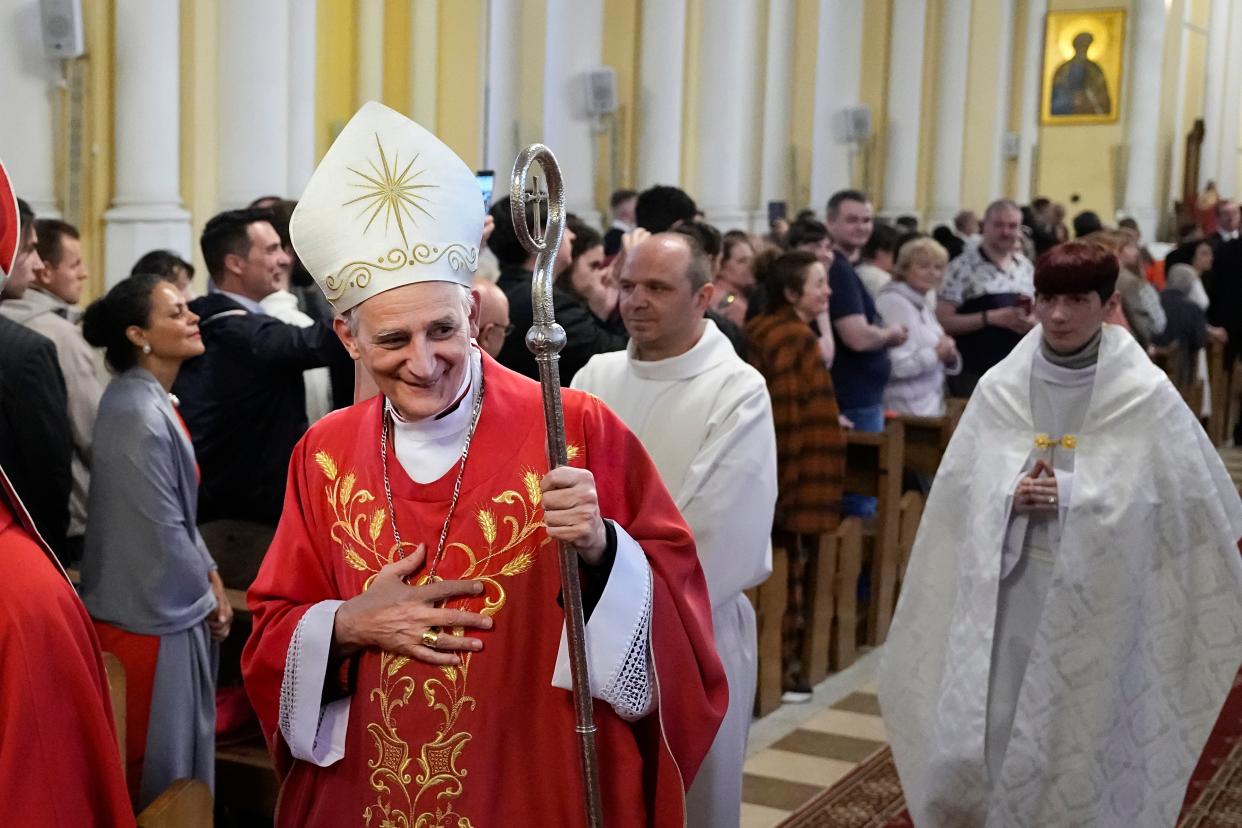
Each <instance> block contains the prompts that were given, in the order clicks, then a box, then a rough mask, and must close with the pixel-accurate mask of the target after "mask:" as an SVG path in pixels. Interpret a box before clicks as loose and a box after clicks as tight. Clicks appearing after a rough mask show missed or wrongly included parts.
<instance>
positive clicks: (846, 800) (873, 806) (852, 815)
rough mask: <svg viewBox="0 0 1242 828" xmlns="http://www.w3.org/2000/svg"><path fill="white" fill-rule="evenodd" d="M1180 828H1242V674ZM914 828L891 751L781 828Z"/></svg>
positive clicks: (1193, 778)
mask: <svg viewBox="0 0 1242 828" xmlns="http://www.w3.org/2000/svg"><path fill="white" fill-rule="evenodd" d="M1178 825H1179V828H1239V826H1242V673H1239V675H1238V678H1237V679H1235V680H1234V685H1233V690H1232V691H1231V692H1230V694H1229V698H1228V699H1227V700H1226V701H1225V706H1224V708H1223V709H1222V710H1221V713H1220V717H1219V718H1218V719H1217V721H1216V727H1215V728H1213V730H1212V735H1211V737H1210V738H1209V739H1208V743H1207V746H1206V747H1205V748H1204V750H1203V756H1202V757H1201V758H1200V759H1199V764H1198V766H1197V767H1196V768H1195V771H1194V774H1193V775H1192V776H1191V778H1190V787H1189V788H1188V789H1187V791H1186V802H1185V804H1183V805H1182V814H1181V817H1180V818H1179V819H1178ZM829 826H831V828H912V823H911V822H910V817H909V815H908V814H907V813H906V810H905V799H904V797H903V796H902V793H901V783H900V782H899V781H898V779H897V768H896V766H895V765H894V764H893V754H892V752H891V751H890V750H889V748H888V746H887V745H886V746H884V747H883V748H881V749H880V750H878V751H876V752H875V753H873V754H872V755H871V756H870V757H869V758H868V759H867V760H866V761H864V762H863V763H862V764H861V765H859V766H858V767H857V768H855V769H854V770H853V771H851V772H850V774H849V775H848V776H846V777H845V778H844V779H842V780H841V781H840V782H838V783H837V784H836V785H833V786H832V787H831V788H829V789H828V790H826V791H824V792H823V793H822V794H819V795H818V796H816V797H815V798H814V799H812V800H811V801H809V802H807V803H806V804H805V805H803V806H802V807H801V808H799V809H798V810H797V811H796V812H795V813H794V814H793V815H792V816H791V817H790V818H789V819H788V820H786V821H785V822H784V823H782V828H829Z"/></svg>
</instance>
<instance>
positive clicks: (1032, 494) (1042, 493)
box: [1013, 460, 1060, 515]
mask: <svg viewBox="0 0 1242 828" xmlns="http://www.w3.org/2000/svg"><path fill="white" fill-rule="evenodd" d="M1059 508H1060V503H1059V499H1058V496H1057V478H1056V475H1055V474H1054V473H1053V471H1052V467H1051V466H1049V465H1048V463H1047V462H1045V461H1043V460H1036V461H1035V466H1034V468H1032V469H1031V471H1030V472H1029V473H1028V474H1027V475H1026V476H1024V477H1023V478H1022V479H1021V480H1019V481H1018V488H1017V490H1016V491H1014V495H1013V510H1014V511H1015V512H1017V513H1018V514H1020V515H1055V514H1056V513H1057V509H1059Z"/></svg>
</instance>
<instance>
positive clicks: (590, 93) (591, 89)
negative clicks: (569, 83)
mask: <svg viewBox="0 0 1242 828" xmlns="http://www.w3.org/2000/svg"><path fill="white" fill-rule="evenodd" d="M585 78H586V113H587V115H589V116H590V117H592V118H598V117H599V116H601V115H611V114H612V113H614V112H616V111H617V73H616V71H615V70H614V69H613V68H612V67H611V66H601V67H600V68H598V69H592V70H590V71H589V72H587V73H586V75H585Z"/></svg>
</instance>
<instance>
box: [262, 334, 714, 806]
mask: <svg viewBox="0 0 1242 828" xmlns="http://www.w3.org/2000/svg"><path fill="white" fill-rule="evenodd" d="M484 383H485V391H484V400H483V410H482V414H481V415H480V420H479V425H478V430H477V433H476V435H475V438H474V444H473V446H472V447H471V449H470V457H469V460H468V463H467V466H466V472H465V477H464V479H463V483H462V490H461V498H460V502H459V503H458V506H457V511H456V514H455V515H454V518H453V522H452V526H451V527H450V530H449V537H448V543H447V551H446V554H445V557H444V560H443V562H442V563H441V565H440V567H439V569H438V572H437V575H439V576H442V577H444V578H445V579H452V578H471V579H476V580H480V581H482V582H483V583H484V584H485V585H486V591H485V594H484V595H483V596H482V597H480V598H478V599H470V600H465V601H459V602H456V603H455V604H453V606H462V607H464V608H466V609H470V610H474V611H479V612H483V613H486V614H490V615H492V616H493V617H494V621H495V626H494V627H493V628H492V629H491V630H479V631H472V632H471V633H470V634H471V635H477V636H478V637H479V638H481V639H482V640H483V642H484V643H483V650H482V651H481V652H479V653H475V654H472V655H471V654H463V655H464V658H465V660H464V662H463V664H462V665H461V666H460V667H457V668H452V667H447V668H439V667H432V666H430V665H427V664H423V663H421V662H418V661H410V660H408V659H405V658H398V657H394V656H391V655H388V654H386V653H381V652H374V651H370V652H366V653H363V654H362V655H361V656H360V658H359V661H358V664H357V665H356V686H355V688H354V691H353V694H352V701H351V707H350V711H349V725H348V730H347V736H346V741H345V756H344V758H343V759H341V760H340V761H339V762H337V763H336V764H334V765H331V766H329V767H326V768H321V767H317V766H314V765H311V764H309V763H306V762H301V761H294V760H292V759H291V757H290V754H289V752H288V749H287V747H286V746H285V745H284V743H283V741H282V739H281V736H280V733H279V729H278V726H277V718H278V712H279V704H280V686H281V678H282V675H283V673H284V669H285V657H286V653H287V650H288V647H289V642H290V639H291V636H292V635H293V631H294V628H295V627H296V626H297V623H298V621H299V620H300V619H301V618H302V616H303V614H304V613H305V612H306V610H307V609H309V608H310V607H311V606H312V605H314V604H315V603H316V602H319V601H323V600H326V599H348V598H351V597H353V596H354V595H357V594H358V593H359V592H361V591H362V590H364V589H365V588H366V585H367V584H368V582H369V580H370V579H371V578H372V577H373V576H374V575H375V573H376V572H377V571H378V570H379V569H380V567H381V566H383V565H384V564H385V563H387V562H388V561H389V560H392V559H393V558H394V556H395V554H396V550H395V549H394V538H393V532H392V526H391V525H390V521H391V520H392V519H393V516H392V515H388V514H387V513H386V512H387V510H386V508H385V503H384V488H383V472H382V469H381V466H380V459H379V438H380V424H381V403H380V400H379V399H378V398H376V399H372V400H369V401H367V402H364V403H359V404H358V405H355V406H353V407H352V408H348V409H345V410H343V411H339V412H336V413H334V414H331V415H329V416H328V417H326V418H324V419H323V420H321V421H320V422H319V423H317V424H316V425H315V426H314V427H312V428H311V430H310V431H309V432H307V434H306V436H305V437H304V438H303V440H302V441H301V443H300V444H299V445H298V447H297V448H296V449H295V451H294V454H293V459H292V463H291V465H290V470H289V485H288V489H287V494H286V499H285V505H284V513H283V516H282V518H281V522H280V527H279V529H278V530H277V533H276V537H275V540H274V541H273V543H272V546H271V549H270V550H269V552H268V554H267V557H266V558H265V560H264V562H263V567H262V569H261V570H260V571H259V575H258V578H257V579H256V581H255V583H254V586H253V587H252V588H251V590H250V593H249V603H250V607H251V609H252V610H253V612H254V633H253V635H252V636H251V638H250V640H249V642H248V643H247V645H246V650H245V654H244V656H243V670H244V673H245V679H246V687H247V690H248V691H249V693H250V697H251V700H252V701H253V702H254V706H255V709H256V710H257V711H258V714H259V718H260V720H261V722H262V725H263V730H264V733H265V734H266V736H267V739H268V741H269V746H270V747H271V748H272V750H273V752H274V754H275V756H276V761H277V764H278V767H279V768H280V769H281V770H282V771H283V772H284V773H285V774H286V776H285V780H284V788H283V790H282V793H281V800H280V806H279V811H278V815H277V824H278V825H283V826H334V828H335V827H336V826H346V825H363V826H372V828H380V826H404V827H407V828H414V826H424V827H429V826H453V827H454V828H462V827H463V826H475V827H476V828H487V827H488V826H499V825H505V826H534V825H539V826H547V825H556V826H576V825H583V824H585V819H584V813H583V807H582V783H581V780H580V775H579V770H578V755H577V742H576V736H575V733H574V714H573V707H572V698H571V695H570V693H569V692H568V691H565V690H560V689H557V688H554V687H552V686H551V683H550V682H551V677H552V669H553V665H554V664H555V662H556V654H557V648H558V644H559V641H560V636H561V628H562V625H563V622H564V616H563V613H562V610H561V609H560V607H559V606H558V605H557V596H558V594H559V592H560V573H559V569H558V564H557V560H556V550H555V547H554V545H553V544H552V543H551V542H550V541H549V539H548V537H547V535H546V533H545V531H544V528H543V524H542V509H541V508H540V492H539V480H540V478H541V477H542V475H543V474H544V473H545V472H546V470H547V459H546V454H545V443H544V426H543V408H542V403H541V400H540V391H539V386H538V384H537V383H535V382H532V381H531V380H529V379H526V378H525V377H521V376H519V375H517V374H515V373H513V372H512V371H509V370H508V369H506V368H503V367H501V366H500V365H499V364H498V363H496V362H494V361H493V360H491V359H490V358H488V357H484ZM564 404H565V424H566V426H565V427H566V436H567V438H568V441H569V443H570V444H571V446H572V448H571V454H572V456H573V460H571V462H572V463H573V464H574V465H578V466H582V467H585V468H587V469H590V470H591V472H592V473H593V474H594V475H595V480H596V485H597V488H598V491H599V499H600V510H601V512H602V514H603V516H604V517H605V518H608V519H611V520H614V521H615V522H616V523H617V524H618V525H619V526H621V527H623V528H624V529H625V530H626V531H627V532H628V533H629V534H630V535H631V536H632V537H633V538H634V539H635V540H636V541H638V543H639V544H640V545H641V546H642V548H643V551H644V552H645V553H646V556H647V559H648V561H649V563H650V565H651V569H652V572H653V575H654V590H653V610H652V611H653V616H652V624H651V647H652V653H653V656H654V662H655V673H656V681H657V685H658V697H659V706H658V711H657V713H653V714H651V715H649V716H647V717H645V718H644V719H642V720H641V721H639V722H637V723H628V722H626V721H624V720H623V719H621V718H620V717H619V716H617V715H616V713H615V712H614V711H613V710H612V708H611V706H609V705H608V704H606V703H603V702H600V701H598V700H597V701H596V702H595V721H596V725H597V727H598V729H599V731H598V733H597V740H598V747H599V754H600V767H601V780H602V787H603V794H604V810H605V814H606V816H607V819H608V825H609V828H618V827H619V826H638V825H681V824H683V819H684V817H683V811H684V792H685V789H686V788H687V787H688V786H689V785H690V783H691V781H692V780H693V778H694V775H695V773H696V772H697V770H698V767H699V763H700V762H701V761H702V759H703V756H704V755H705V754H706V752H707V749H708V748H709V747H710V746H711V743H712V739H713V738H714V737H715V733H716V729H717V727H718V726H719V724H720V720H721V718H722V717H723V716H724V712H725V708H726V706H727V704H728V699H727V693H728V691H727V689H726V684H725V677H724V672H723V670H722V668H721V665H720V661H719V659H718V657H717V655H716V652H715V646H714V643H713V640H712V626H711V606H710V602H709V600H708V596H707V588H706V585H705V582H704V580H703V574H702V571H701V570H700V568H699V564H698V558H697V556H696V554H695V548H694V541H693V538H692V537H691V535H690V532H689V530H688V529H687V527H686V524H685V522H684V521H683V520H682V518H681V516H680V514H678V512H677V508H676V506H675V505H674V504H673V501H672V499H671V498H670V497H669V494H668V492H667V490H666V489H665V488H664V485H663V484H662V483H661V481H660V477H659V474H658V473H657V472H656V469H655V466H654V465H653V464H652V462H651V460H650V458H649V457H648V456H647V453H646V452H645V451H644V449H643V447H642V445H641V444H640V443H639V441H638V439H637V438H636V437H635V436H634V435H633V434H631V433H630V432H629V430H628V429H627V428H626V427H625V426H624V425H623V424H622V422H621V420H620V419H618V418H617V417H616V416H615V415H614V414H613V413H612V412H611V411H609V410H608V409H607V408H606V407H605V406H604V405H603V404H602V403H601V402H600V401H599V400H597V399H596V398H594V397H591V396H589V395H586V394H582V393H578V392H574V391H570V390H568V389H566V391H565V393H564ZM389 464H390V465H389V478H390V481H391V486H392V496H393V505H394V509H395V511H396V515H395V519H396V522H397V525H398V527H399V529H400V533H401V538H402V540H403V542H404V543H407V544H410V545H411V546H412V545H413V544H415V543H419V542H421V543H425V544H427V547H428V549H429V552H428V557H429V558H430V557H431V554H432V552H434V549H435V546H436V542H437V540H438V538H439V534H440V529H441V525H442V523H443V521H444V516H445V514H446V512H447V509H448V504H449V501H450V499H451V497H452V488H453V481H454V479H455V476H456V473H457V469H456V468H453V469H450V470H449V472H447V473H446V474H445V475H444V477H443V478H441V479H440V480H438V481H436V482H434V483H431V484H428V485H418V484H415V483H414V482H413V481H411V480H410V478H409V477H408V476H407V475H406V474H405V472H404V470H403V469H402V468H401V465H400V464H399V463H398V462H397V460H396V458H395V457H390V458H389Z"/></svg>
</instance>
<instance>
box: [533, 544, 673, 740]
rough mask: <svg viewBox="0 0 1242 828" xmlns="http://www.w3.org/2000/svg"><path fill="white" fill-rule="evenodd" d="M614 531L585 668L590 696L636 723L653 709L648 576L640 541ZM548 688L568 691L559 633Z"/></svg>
mask: <svg viewBox="0 0 1242 828" xmlns="http://www.w3.org/2000/svg"><path fill="white" fill-rule="evenodd" d="M614 526H615V524H614ZM615 528H616V531H617V557H616V561H615V563H614V564H613V567H612V572H611V573H610V575H609V577H608V583H607V585H606V586H605V587H604V594H603V595H602V596H600V600H599V603H598V604H597V605H596V607H595V611H594V612H592V613H591V620H590V622H588V623H587V626H586V639H587V663H588V666H589V668H590V675H591V695H592V696H594V697H595V698H597V699H599V700H601V701H605V702H608V704H610V705H612V707H613V709H614V710H615V711H616V712H617V715H619V716H621V717H622V718H623V719H626V720H628V721H634V720H636V719H640V718H642V717H643V716H645V715H647V714H648V713H650V712H651V711H652V710H654V709H655V705H656V697H655V682H654V680H653V678H652V662H651V644H650V641H651V638H650V635H651V610H652V601H653V593H652V583H651V578H652V574H651V566H650V565H649V564H648V563H647V557H646V556H645V555H644V554H643V550H642V548H641V547H640V546H639V545H638V542H637V541H635V540H634V539H633V538H631V537H630V536H629V534H628V533H626V531H625V530H624V529H622V528H621V527H620V526H615ZM552 686H554V687H559V688H561V689H563V690H568V689H570V688H571V686H572V680H571V676H570V672H569V650H568V646H567V644H566V639H565V632H564V630H563V629H562V631H561V644H560V651H559V652H558V653H557V657H556V668H555V670H554V671H553V673H552Z"/></svg>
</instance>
